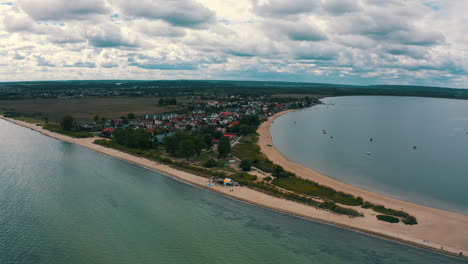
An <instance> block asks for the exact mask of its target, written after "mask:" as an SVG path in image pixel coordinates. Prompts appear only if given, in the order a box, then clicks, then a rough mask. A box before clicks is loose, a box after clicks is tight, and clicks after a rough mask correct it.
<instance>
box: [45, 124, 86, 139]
mask: <svg viewBox="0 0 468 264" xmlns="http://www.w3.org/2000/svg"><path fill="white" fill-rule="evenodd" d="M44 129H47V130H49V131H52V132H55V133H59V134H63V135H66V136H70V137H75V138H88V137H93V134H92V133H90V132H89V131H73V130H63V128H62V127H61V126H60V125H58V124H46V125H45V126H44Z"/></svg>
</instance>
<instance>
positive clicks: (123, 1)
mask: <svg viewBox="0 0 468 264" xmlns="http://www.w3.org/2000/svg"><path fill="white" fill-rule="evenodd" d="M467 10H468V1H467V0H134V1H132V0H76V1H70V0H14V1H11V0H0V81H23V80H64V79H65V80H70V79H239V80H283V81H310V82H328V83H345V84H416V85H433V86H449V87H462V88H468V77H467V75H468V74H467V73H468V26H467V25H468V15H466V12H467Z"/></svg>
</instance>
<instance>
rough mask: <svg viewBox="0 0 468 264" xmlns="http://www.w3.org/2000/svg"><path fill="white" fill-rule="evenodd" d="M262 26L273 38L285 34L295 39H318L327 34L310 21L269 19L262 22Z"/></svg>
mask: <svg viewBox="0 0 468 264" xmlns="http://www.w3.org/2000/svg"><path fill="white" fill-rule="evenodd" d="M263 28H264V29H265V31H266V32H269V33H271V34H272V35H273V37H274V38H279V37H281V36H286V37H287V38H289V39H290V40H296V41H320V40H326V39H327V36H326V35H325V33H323V31H321V30H320V29H318V28H317V27H316V26H314V25H312V24H310V23H303V22H297V23H294V22H287V21H280V22H277V21H269V22H266V23H264V25H263Z"/></svg>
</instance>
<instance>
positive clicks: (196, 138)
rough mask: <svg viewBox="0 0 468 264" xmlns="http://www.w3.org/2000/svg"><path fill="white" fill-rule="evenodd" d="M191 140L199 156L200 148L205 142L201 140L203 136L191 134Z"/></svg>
mask: <svg viewBox="0 0 468 264" xmlns="http://www.w3.org/2000/svg"><path fill="white" fill-rule="evenodd" d="M192 142H193V149H194V151H195V153H196V154H197V156H200V154H201V152H202V150H203V149H204V148H205V147H206V145H205V142H204V141H203V138H202V137H201V136H199V135H197V136H193V137H192Z"/></svg>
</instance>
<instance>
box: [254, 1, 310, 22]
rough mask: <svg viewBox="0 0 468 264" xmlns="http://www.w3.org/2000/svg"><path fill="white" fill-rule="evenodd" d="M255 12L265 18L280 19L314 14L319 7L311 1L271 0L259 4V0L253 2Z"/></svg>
mask: <svg viewBox="0 0 468 264" xmlns="http://www.w3.org/2000/svg"><path fill="white" fill-rule="evenodd" d="M252 4H253V10H254V11H255V12H256V13H257V14H259V15H261V16H264V17H269V18H278V17H287V16H293V15H298V14H303V13H308V12H312V11H314V10H315V9H317V7H318V6H319V2H318V1H311V0H288V1H283V0H269V1H267V2H264V3H259V1H258V0H253V1H252Z"/></svg>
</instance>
